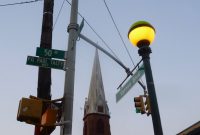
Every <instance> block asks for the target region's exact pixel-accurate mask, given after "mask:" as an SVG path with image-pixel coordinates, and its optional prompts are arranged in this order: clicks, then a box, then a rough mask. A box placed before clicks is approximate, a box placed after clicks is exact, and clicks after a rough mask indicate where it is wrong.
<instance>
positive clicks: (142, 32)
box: [128, 21, 163, 135]
mask: <svg viewBox="0 0 200 135" xmlns="http://www.w3.org/2000/svg"><path fill="white" fill-rule="evenodd" d="M154 37H155V29H154V27H153V26H152V25H151V24H150V23H148V22H146V21H138V22H136V23H134V24H133V25H132V26H131V28H130V29H129V32H128V38H129V40H130V42H131V43H132V44H133V45H134V46H137V47H138V48H139V50H138V53H139V55H140V56H142V60H143V63H144V69H145V76H146V83H147V89H148V93H149V100H150V105H151V113H152V121H153V128H154V134H155V135H163V131H162V125H161V120H160V114H159V108H158V102H157V97H156V91H155V86H154V81H153V75H152V71H151V64H150V56H149V55H150V53H151V48H150V47H149V45H150V44H151V43H152V42H153V40H154Z"/></svg>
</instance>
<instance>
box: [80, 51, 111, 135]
mask: <svg viewBox="0 0 200 135" xmlns="http://www.w3.org/2000/svg"><path fill="white" fill-rule="evenodd" d="M109 118H110V115H109V109H108V106H107V102H106V98H105V92H104V86H103V80H102V74H101V67H100V62H99V55H98V51H97V50H96V53H95V58H94V64H93V70H92V77H91V81H90V89H89V94H88V99H86V101H85V107H84V118H83V120H84V132H83V135H110V124H109Z"/></svg>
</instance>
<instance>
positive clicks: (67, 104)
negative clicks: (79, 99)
mask: <svg viewBox="0 0 200 135" xmlns="http://www.w3.org/2000/svg"><path fill="white" fill-rule="evenodd" d="M77 15H78V0H72V4H71V16H70V24H69V26H68V32H69V38H68V53H67V60H66V72H65V86H64V97H63V99H64V100H63V109H62V118H61V120H62V121H63V122H66V121H68V122H66V123H65V124H64V125H63V126H62V127H61V132H60V135H71V134H72V117H73V99H74V75H75V56H76V40H77V36H78V34H77V31H78V24H77Z"/></svg>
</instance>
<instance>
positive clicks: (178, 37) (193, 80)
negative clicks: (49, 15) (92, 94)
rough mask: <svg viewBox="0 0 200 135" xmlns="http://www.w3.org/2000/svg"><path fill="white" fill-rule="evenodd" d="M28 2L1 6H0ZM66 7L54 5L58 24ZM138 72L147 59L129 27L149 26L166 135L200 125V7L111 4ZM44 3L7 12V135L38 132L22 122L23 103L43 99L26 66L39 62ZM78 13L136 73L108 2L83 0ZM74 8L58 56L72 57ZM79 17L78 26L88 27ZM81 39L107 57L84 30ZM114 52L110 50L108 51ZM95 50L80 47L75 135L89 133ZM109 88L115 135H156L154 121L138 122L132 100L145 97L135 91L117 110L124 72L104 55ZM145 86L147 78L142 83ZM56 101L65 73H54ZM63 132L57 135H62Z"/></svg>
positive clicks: (195, 1)
mask: <svg viewBox="0 0 200 135" xmlns="http://www.w3.org/2000/svg"><path fill="white" fill-rule="evenodd" d="M21 1H22V0H1V1H0V5H1V4H7V3H15V2H21ZM62 2H63V0H55V3H54V22H55V18H56V16H57V15H58V13H59V10H60V7H61V5H62ZM106 2H107V5H108V7H109V9H110V11H111V13H112V15H113V18H114V20H115V22H116V24H117V26H118V28H119V31H120V33H121V35H122V38H123V39H124V42H125V45H126V47H127V49H128V50H129V52H130V54H131V57H132V59H133V61H134V64H137V62H139V60H140V59H141V58H140V56H139V55H138V52H137V51H138V48H136V47H134V46H132V45H131V43H130V42H129V40H128V38H127V32H128V30H129V27H130V26H131V25H132V24H133V23H134V22H136V21H139V20H146V21H148V22H150V23H151V24H152V25H153V26H154V27H155V29H156V38H155V41H154V42H153V43H152V45H151V49H152V54H151V55H150V57H151V66H152V73H153V78H154V83H155V88H156V94H157V100H158V105H159V111H160V117H161V122H162V128H163V132H164V134H165V135H175V134H177V133H179V132H181V131H182V130H183V129H185V128H187V127H189V126H190V125H192V124H194V123H196V122H198V121H199V120H200V117H199V114H200V108H199V107H198V103H199V102H200V98H199V95H200V89H199V80H200V70H199V69H200V61H199V60H198V59H199V58H200V53H199V50H200V45H199V37H200V27H199V24H200V14H199V5H200V1H199V0H190V1H189V0H168V1H159V0H154V1H149V0H139V1H138V0H123V1H122V0H121V1H119V0H118V1H116V0H115V1H114V0H106ZM42 10H43V1H39V2H36V3H31V4H23V5H16V6H6V7H1V6H0V20H1V21H0V56H1V57H0V61H1V66H0V91H1V99H0V101H1V102H0V106H1V110H0V113H1V115H0V119H1V124H0V129H1V134H5V135H11V134H20V135H27V134H33V133H34V126H33V125H28V124H26V123H23V122H18V121H17V120H16V116H17V110H18V104H19V100H20V99H21V98H22V97H29V95H35V96H36V95H37V79H38V78H37V75H38V67H36V66H28V65H26V59H27V56H28V55H31V56H35V53H36V47H38V46H39V44H40V36H41V25H42ZM79 12H80V13H81V14H82V16H84V18H85V19H86V20H87V22H89V24H90V25H91V26H92V27H93V28H94V29H95V31H96V32H97V33H98V34H99V35H100V36H101V37H102V38H103V39H104V40H105V41H106V43H107V44H108V45H109V47H110V48H112V50H113V51H114V52H115V53H116V54H117V56H118V57H119V58H120V60H121V61H122V62H123V63H124V64H125V65H126V66H127V67H129V68H130V69H133V67H134V66H133V64H132V62H131V60H130V58H129V56H128V54H127V52H126V50H125V48H124V46H123V43H122V41H121V40H120V37H119V35H118V33H117V31H116V29H115V27H114V25H113V23H112V20H111V18H110V16H109V13H108V11H107V10H106V7H105V4H104V2H103V0H95V1H94V0H79ZM69 15H70V5H69V4H68V3H67V2H65V4H64V6H63V9H62V12H61V14H60V16H59V19H58V21H57V23H56V25H55V27H54V30H53V48H54V49H59V50H66V49H67V41H68V33H67V26H68V24H69ZM81 19H82V18H81V17H80V16H79V17H78V23H80V22H81ZM82 34H84V35H85V36H87V37H89V38H90V39H91V40H93V41H94V42H96V43H98V44H99V45H100V46H102V47H103V48H105V49H107V48H106V46H105V45H104V44H103V43H102V41H101V40H100V39H99V38H98V37H97V36H96V35H95V33H94V32H93V31H92V30H91V29H90V27H89V26H88V25H87V24H85V25H84V27H83V30H82ZM107 50H108V49H107ZM94 54H95V48H94V47H92V46H90V45H89V44H88V43H86V42H85V41H83V40H81V39H80V40H79V41H77V53H76V71H75V89H74V110H73V133H72V134H73V135H81V134H82V131H83V120H82V119H83V107H84V102H85V98H86V97H87V96H88V91H89V84H90V79H91V72H92V65H93V59H94ZM99 55H100V63H101V69H102V76H103V83H104V89H105V94H106V99H107V102H108V106H109V110H110V115H111V118H110V127H111V134H113V135H123V134H125V135H134V134H137V135H153V134H154V132H153V125H152V119H151V117H147V116H146V115H141V114H136V112H135V107H134V101H133V98H134V97H136V96H138V95H141V94H143V90H142V88H141V87H140V86H139V85H138V84H136V85H135V86H134V87H133V88H131V90H130V91H129V92H128V93H127V94H126V95H125V96H124V97H123V98H122V99H121V100H120V101H119V102H118V103H116V100H115V95H116V93H117V92H118V90H117V87H118V85H119V84H120V83H121V82H122V81H123V79H124V78H125V77H126V73H125V72H124V69H122V68H121V67H120V66H119V65H118V64H117V63H116V62H114V61H113V60H112V59H110V58H109V57H108V56H106V55H105V54H103V53H102V52H99ZM142 80H143V82H144V83H145V76H143V78H142ZM51 89H52V91H51V92H52V99H56V98H61V97H62V96H63V91H64V71H62V70H56V69H52V87H51ZM59 130H60V129H59V127H57V128H56V130H55V131H54V132H53V133H52V135H59V134H60V133H59Z"/></svg>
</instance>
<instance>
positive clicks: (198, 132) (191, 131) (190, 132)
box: [177, 121, 200, 135]
mask: <svg viewBox="0 0 200 135" xmlns="http://www.w3.org/2000/svg"><path fill="white" fill-rule="evenodd" d="M177 135H200V121H199V122H197V123H195V124H193V125H192V126H190V127H188V128H186V129H185V130H183V131H181V132H180V133H178V134H177Z"/></svg>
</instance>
